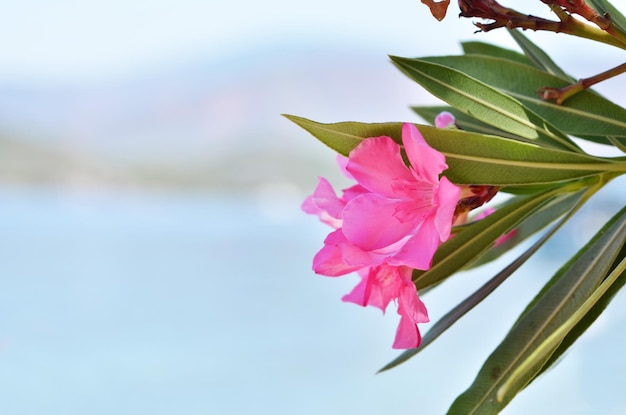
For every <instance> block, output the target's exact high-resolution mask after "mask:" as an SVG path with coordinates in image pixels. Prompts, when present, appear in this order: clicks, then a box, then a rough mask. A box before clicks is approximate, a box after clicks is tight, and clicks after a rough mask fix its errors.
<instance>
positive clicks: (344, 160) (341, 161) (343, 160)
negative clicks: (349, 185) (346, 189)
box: [336, 154, 356, 181]
mask: <svg viewBox="0 0 626 415" xmlns="http://www.w3.org/2000/svg"><path fill="white" fill-rule="evenodd" d="M336 160H337V165H338V166H339V170H340V171H341V172H342V173H343V175H344V176H346V177H347V178H348V179H351V180H355V179H354V177H352V174H351V173H350V172H349V171H348V170H347V169H346V166H347V165H348V157H346V156H344V155H343V154H337V158H336ZM355 181H356V180H355Z"/></svg>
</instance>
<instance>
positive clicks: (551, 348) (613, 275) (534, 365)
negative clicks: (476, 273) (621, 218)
mask: <svg viewBox="0 0 626 415" xmlns="http://www.w3.org/2000/svg"><path fill="white" fill-rule="evenodd" d="M624 237H626V235H624ZM621 244H622V247H623V246H624V239H622V240H621ZM616 257H617V255H616V256H615V257H614V258H616ZM617 260H620V261H619V263H618V264H617V266H616V267H615V269H614V270H613V271H609V275H608V276H607V277H606V278H605V279H604V281H602V283H601V284H600V286H599V287H598V288H597V289H596V290H595V291H594V292H593V293H592V294H591V295H590V296H589V298H587V299H586V300H585V302H584V303H583V304H582V305H581V306H580V308H578V309H577V310H576V311H575V312H574V314H572V315H571V316H570V317H569V318H568V319H567V320H566V321H565V322H564V323H563V324H561V325H560V326H559V327H557V328H556V329H555V330H554V331H553V332H552V333H550V335H549V336H548V337H547V338H546V339H544V340H543V342H542V343H541V344H540V345H539V346H537V347H536V348H535V349H534V350H533V352H532V353H531V354H530V356H528V357H527V358H526V359H524V361H523V362H522V363H521V364H520V365H519V366H517V368H516V369H515V370H514V371H513V373H511V375H510V376H509V378H508V379H507V380H506V381H505V382H504V384H503V385H502V386H501V387H500V389H499V390H498V392H497V394H496V399H497V400H498V401H500V402H502V401H504V399H505V398H506V397H507V395H513V396H514V395H515V394H516V393H517V391H518V390H521V388H523V387H525V386H526V385H528V383H530V382H532V381H533V380H534V379H536V378H537V376H539V373H541V372H542V371H543V370H545V368H547V367H548V366H547V362H548V360H549V359H550V357H551V356H552V354H553V353H554V352H555V351H556V350H557V349H558V348H559V347H560V346H561V344H562V342H563V340H564V339H565V338H566V337H567V335H568V334H569V333H570V332H571V331H572V330H573V329H574V328H575V327H576V326H577V325H578V324H579V323H580V322H581V321H582V320H583V319H584V318H585V316H587V314H588V313H589V312H591V310H592V309H593V308H594V307H595V305H596V304H598V301H600V300H601V299H602V298H603V297H604V296H605V295H606V294H607V293H608V292H609V290H610V289H611V287H612V286H613V284H614V283H615V282H616V281H617V280H618V279H619V278H620V277H621V276H622V275H623V274H624V272H626V258H624V257H622V258H617V259H616V261H617ZM544 362H545V363H544ZM522 383H523V384H522ZM520 384H522V386H521V388H520ZM511 399H512V398H511Z"/></svg>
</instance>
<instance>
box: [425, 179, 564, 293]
mask: <svg viewBox="0 0 626 415" xmlns="http://www.w3.org/2000/svg"><path fill="white" fill-rule="evenodd" d="M559 191H560V190H555V189H550V190H548V191H545V192H543V193H540V194H537V195H532V196H527V197H517V198H515V199H514V200H513V201H511V202H510V203H509V204H508V205H506V206H504V207H502V208H501V209H499V210H497V211H496V212H494V213H492V214H491V215H489V216H487V217H486V218H484V219H482V220H480V221H477V222H473V223H472V224H470V225H468V226H467V227H466V228H464V229H463V230H462V231H461V232H459V233H457V234H455V235H454V237H453V238H450V239H449V240H447V241H446V242H444V243H443V244H442V245H441V246H439V248H438V249H437V252H436V253H435V256H434V257H433V265H432V267H431V268H430V269H429V270H427V271H420V270H414V271H413V282H414V283H415V287H416V288H417V291H421V290H423V289H424V288H427V287H430V286H433V285H435V284H438V283H439V282H441V281H443V280H444V279H446V278H448V277H449V276H450V275H452V274H454V273H455V272H457V271H459V270H460V269H462V268H463V267H465V265H466V264H469V263H471V262H472V261H474V260H475V259H476V258H478V257H480V255H482V254H483V253H484V252H486V251H487V250H488V249H490V248H491V247H492V246H493V244H494V242H495V241H496V239H498V238H499V237H500V236H501V235H503V234H505V233H507V232H510V231H511V230H512V229H514V228H516V227H517V226H519V224H520V223H521V222H522V221H523V220H524V219H526V218H527V217H529V216H530V215H531V214H533V213H534V212H535V211H537V210H538V209H539V208H541V206H543V205H544V204H545V203H547V202H549V201H550V200H551V199H552V198H553V197H554V196H555V195H556V194H557V193H558V192H559Z"/></svg>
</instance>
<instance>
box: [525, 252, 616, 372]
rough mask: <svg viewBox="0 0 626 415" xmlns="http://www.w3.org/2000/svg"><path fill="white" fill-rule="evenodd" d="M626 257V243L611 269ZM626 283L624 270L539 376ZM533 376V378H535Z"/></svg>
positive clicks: (549, 360)
mask: <svg viewBox="0 0 626 415" xmlns="http://www.w3.org/2000/svg"><path fill="white" fill-rule="evenodd" d="M624 257H626V244H625V245H624V246H622V250H621V252H620V253H619V254H618V255H617V258H616V259H615V262H614V263H613V265H612V266H611V270H613V269H614V268H615V267H617V265H618V262H619V260H621V259H623V258H624ZM625 283H626V273H624V272H622V274H621V275H620V276H619V277H618V279H617V281H615V283H613V285H611V287H610V288H609V289H608V291H607V292H606V293H605V294H604V295H602V297H601V298H600V299H598V301H597V302H596V304H595V305H594V306H593V308H592V309H591V310H590V311H589V312H588V313H587V314H586V315H585V317H583V319H582V320H581V321H580V322H579V323H578V324H577V325H576V326H575V327H574V328H573V329H572V330H571V331H570V332H569V333H568V334H567V336H565V338H564V339H563V341H561V343H560V344H559V346H558V347H557V349H556V350H555V351H554V353H553V354H552V356H550V359H548V361H547V362H546V364H545V365H544V366H543V367H542V368H541V371H540V372H539V373H538V374H537V376H539V375H541V374H542V373H543V372H544V371H545V370H547V369H549V368H550V367H551V366H552V365H554V364H555V363H556V362H557V361H558V359H559V358H560V357H561V356H562V355H563V353H565V352H566V351H567V349H569V347H570V346H571V345H572V344H574V342H575V341H576V340H578V338H579V337H580V336H581V335H582V334H583V333H584V332H585V331H586V330H587V329H588V328H589V327H590V326H591V324H593V322H594V321H596V319H597V318H598V317H599V316H600V314H602V312H603V311H604V310H605V309H606V307H607V306H608V305H609V303H610V302H611V300H613V298H614V297H615V294H617V293H618V292H619V290H621V289H622V287H623V286H624V284H625ZM535 378H536V377H535ZM535 378H533V380H534V379H535Z"/></svg>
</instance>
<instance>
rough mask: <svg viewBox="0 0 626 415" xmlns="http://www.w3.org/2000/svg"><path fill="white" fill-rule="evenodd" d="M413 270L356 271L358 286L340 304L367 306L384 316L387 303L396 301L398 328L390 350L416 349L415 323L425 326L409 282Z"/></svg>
mask: <svg viewBox="0 0 626 415" xmlns="http://www.w3.org/2000/svg"><path fill="white" fill-rule="evenodd" d="M412 273H413V270H412V269H411V268H409V267H404V266H399V267H394V266H390V265H379V266H376V267H369V268H364V269H363V270H361V271H359V275H360V276H361V282H360V283H359V284H358V285H357V286H356V287H354V289H353V290H352V292H351V293H350V294H346V295H344V296H343V298H342V300H343V301H347V302H351V303H355V304H358V305H360V306H363V307H365V306H367V305H371V306H374V307H378V308H380V309H381V310H382V311H383V312H385V310H386V308H387V306H388V305H389V303H390V302H391V301H392V300H394V299H397V302H398V314H399V315H400V324H399V325H398V329H397V331H396V338H395V340H394V342H393V348H394V349H410V348H416V347H418V346H419V344H420V343H421V340H422V336H421V335H420V332H419V330H418V328H417V325H418V324H419V323H428V321H430V320H429V319H428V311H427V310H426V306H425V305H424V303H423V302H422V300H420V299H419V297H418V295H417V292H416V291H415V284H413V281H412V280H411V275H412Z"/></svg>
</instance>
